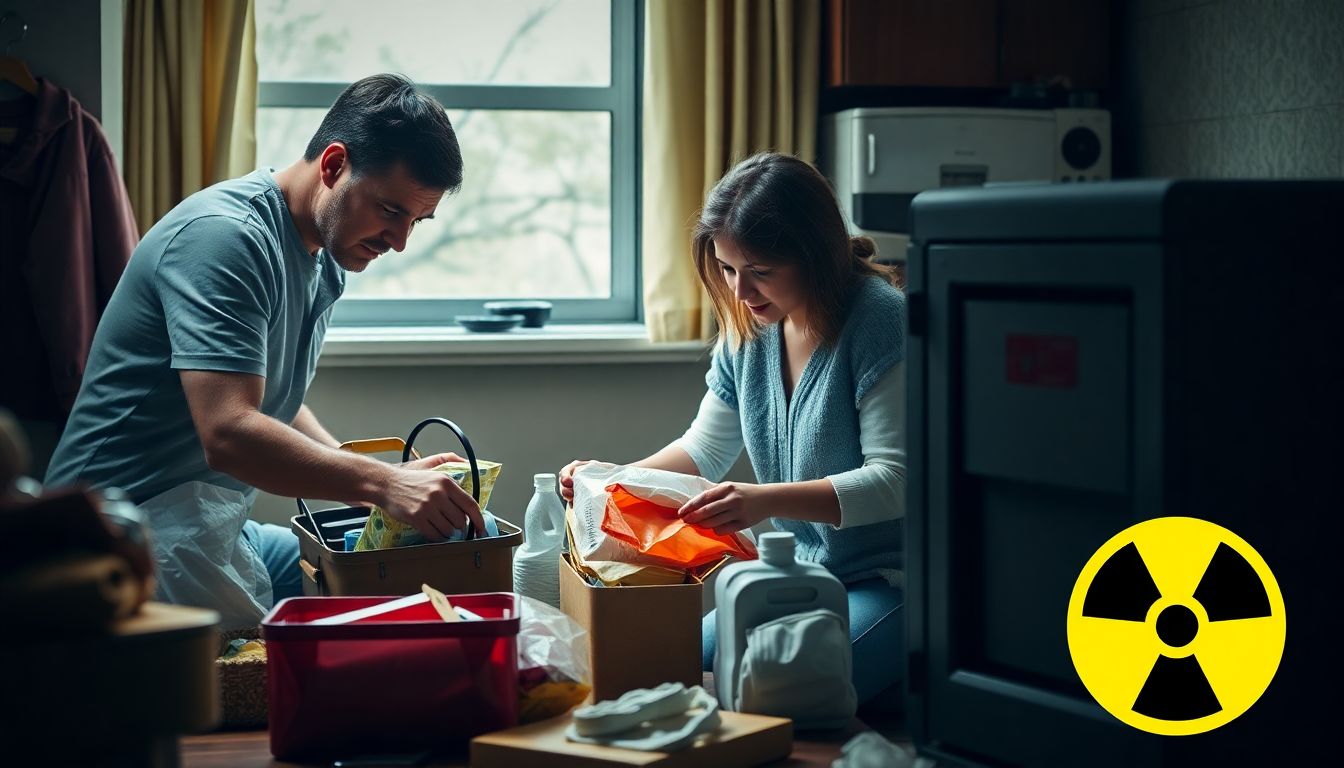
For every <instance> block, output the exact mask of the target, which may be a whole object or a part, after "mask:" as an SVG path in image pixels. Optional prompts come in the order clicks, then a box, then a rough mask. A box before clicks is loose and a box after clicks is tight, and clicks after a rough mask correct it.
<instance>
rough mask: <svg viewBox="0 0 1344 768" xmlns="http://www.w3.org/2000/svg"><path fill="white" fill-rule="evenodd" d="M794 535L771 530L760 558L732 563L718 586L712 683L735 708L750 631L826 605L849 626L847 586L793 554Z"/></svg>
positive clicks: (725, 703) (722, 699)
mask: <svg viewBox="0 0 1344 768" xmlns="http://www.w3.org/2000/svg"><path fill="white" fill-rule="evenodd" d="M794 546H795V542H794V538H793V534H792V533H786V532H782V531H772V532H770V533H763V534H761V536H760V538H759V539H757V541H756V547H757V550H758V551H759V552H760V555H761V558H760V559H759V560H748V561H743V562H737V563H730V564H728V565H726V566H724V567H723V570H722V571H721V572H720V573H719V580H718V581H717V582H716V583H715V584H714V604H715V605H716V606H717V607H718V610H719V615H718V619H717V623H716V626H715V639H716V641H717V642H716V644H715V648H714V687H715V689H717V693H718V697H719V702H720V703H721V704H722V705H723V706H724V707H725V708H731V707H732V703H733V701H734V698H735V696H736V694H737V691H738V685H739V681H738V672H739V670H740V669H741V664H742V657H743V655H744V654H745V652H746V649H747V630H749V629H751V628H753V627H756V626H759V625H760V624H764V623H765V622H767V621H773V620H775V619H778V618H782V617H784V616H788V615H789V614H793V613H802V612H804V611H812V610H816V609H818V608H826V609H829V610H831V611H834V612H835V613H836V614H838V615H839V616H840V617H841V618H842V619H844V620H845V625H846V626H848V625H849V597H848V596H847V594H846V593H845V586H844V584H842V583H841V582H840V580H839V579H837V578H836V577H835V576H834V575H833V574H832V573H831V572H830V571H828V570H826V568H825V567H824V566H821V565H818V564H817V563H809V562H806V561H800V560H798V559H796V558H795V557H794Z"/></svg>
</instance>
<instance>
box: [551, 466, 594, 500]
mask: <svg viewBox="0 0 1344 768" xmlns="http://www.w3.org/2000/svg"><path fill="white" fill-rule="evenodd" d="M596 461H597V459H579V460H578V461H571V462H569V463H568V464H566V465H565V468H564V469H562V470H560V498H562V499H564V500H565V501H573V500H574V470H576V469H578V468H579V467H582V466H583V465H584V464H592V463H594V462H596Z"/></svg>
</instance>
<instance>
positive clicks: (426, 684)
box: [261, 592, 518, 760]
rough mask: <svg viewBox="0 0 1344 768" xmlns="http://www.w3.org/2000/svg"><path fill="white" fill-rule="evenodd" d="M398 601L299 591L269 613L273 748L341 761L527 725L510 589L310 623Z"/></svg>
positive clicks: (282, 754) (455, 742)
mask: <svg viewBox="0 0 1344 768" xmlns="http://www.w3.org/2000/svg"><path fill="white" fill-rule="evenodd" d="M397 599H401V598H397V597H292V598H289V599H287V600H282V601H280V603H279V604H278V605H276V606H275V608H273V609H272V610H271V612H270V613H269V614H267V615H266V618H265V619H263V620H262V623H261V627H262V632H261V634H262V637H263V638H265V640H266V664H267V670H266V672H267V681H268V682H267V687H268V688H269V695H270V733H271V754H273V755H275V756H276V757H277V758H280V759H285V760H290V759H296V758H309V759H311V758H342V757H351V756H355V755H367V754H374V753H383V754H386V753H403V752H415V751H421V750H433V751H435V752H451V751H460V750H461V749H462V748H464V747H465V746H466V745H467V743H468V742H469V741H470V739H471V738H472V737H473V736H479V735H480V734H482V733H489V732H490V731H497V730H500V729H503V728H509V727H512V726H514V725H517V724H518V689H517V686H518V650H517V645H518V607H517V605H516V603H515V597H514V595H513V594H512V593H510V592H488V593H482V594H474V595H449V596H448V599H449V600H450V601H452V603H453V605H456V606H458V607H461V608H465V609H466V610H469V611H471V612H473V613H475V614H477V615H479V616H480V617H481V620H479V621H476V620H469V621H458V622H446V621H444V620H443V619H441V618H440V617H439V615H438V613H437V612H436V611H435V610H434V607H433V606H432V605H430V604H429V603H427V602H426V603H421V604H419V605H413V606H408V607H404V608H400V609H397V610H394V611H391V612H388V613H384V614H382V615H378V616H374V617H370V618H366V619H363V620H360V621H355V622H352V623H348V624H334V625H313V624H310V623H309V622H312V621H314V620H317V619H320V618H324V617H327V616H334V615H336V614H339V613H345V612H347V611H353V610H356V609H359V608H366V607H369V606H374V605H378V604H381V603H385V602H388V601H390V600H397Z"/></svg>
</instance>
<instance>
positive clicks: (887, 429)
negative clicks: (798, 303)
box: [672, 362, 905, 528]
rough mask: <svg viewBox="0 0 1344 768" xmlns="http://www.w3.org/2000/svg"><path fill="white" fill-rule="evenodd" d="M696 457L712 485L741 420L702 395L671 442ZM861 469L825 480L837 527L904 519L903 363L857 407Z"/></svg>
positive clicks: (734, 450)
mask: <svg viewBox="0 0 1344 768" xmlns="http://www.w3.org/2000/svg"><path fill="white" fill-rule="evenodd" d="M672 445H674V446H676V447H678V448H681V449H682V450H683V451H686V452H687V453H688V454H690V455H691V456H697V457H700V463H702V464H704V465H705V466H697V467H696V469H698V470H699V471H700V474H701V475H702V476H704V477H705V478H707V479H709V480H713V481H715V482H718V481H720V480H722V479H723V477H724V475H726V474H728V470H729V469H731V468H732V466H733V462H735V461H737V457H738V456H740V455H741V454H742V447H743V439H742V420H741V417H740V416H739V415H738V412H737V411H735V410H733V409H732V408H730V407H729V406H728V404H727V403H725V402H723V400H721V399H720V398H719V396H718V395H716V394H714V393H713V392H706V393H705V397H704V399H703V400H701V401H700V411H699V412H698V413H697V414H696V416H695V419H694V420H693V421H692V422H691V427H690V429H688V430H686V434H684V435H682V436H681V437H680V438H678V439H677V440H675V441H673V443H672ZM859 449H860V450H861V451H862V452H863V466H861V467H859V468H857V469H851V470H849V471H848V472H841V473H839V474H836V475H830V476H828V477H827V479H828V480H830V481H831V484H832V485H834V486H835V496H836V498H837V499H838V500H839V502H840V526H839V527H840V528H856V527H858V526H860V525H869V524H871V523H880V522H883V521H885V520H894V519H897V518H902V517H905V363H904V362H899V363H897V364H896V365H894V366H892V368H891V370H890V371H888V372H887V373H886V375H884V376H883V377H882V378H881V379H879V380H878V381H877V383H876V384H874V385H873V387H872V388H871V389H870V390H868V393H867V394H865V395H864V396H863V400H861V401H860V402H859Z"/></svg>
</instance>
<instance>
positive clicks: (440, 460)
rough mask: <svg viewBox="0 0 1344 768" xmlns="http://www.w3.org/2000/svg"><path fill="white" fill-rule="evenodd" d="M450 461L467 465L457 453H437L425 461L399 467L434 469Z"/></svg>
mask: <svg viewBox="0 0 1344 768" xmlns="http://www.w3.org/2000/svg"><path fill="white" fill-rule="evenodd" d="M450 461H460V462H463V463H466V461H467V460H466V459H464V458H462V457H461V456H458V455H457V454H456V453H436V454H434V455H433V456H426V457H424V458H423V459H416V460H415V461H408V462H406V463H405V464H401V465H399V466H401V467H405V468H406V469H433V468H435V467H437V466H439V465H440V464H447V463H448V462H450Z"/></svg>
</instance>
